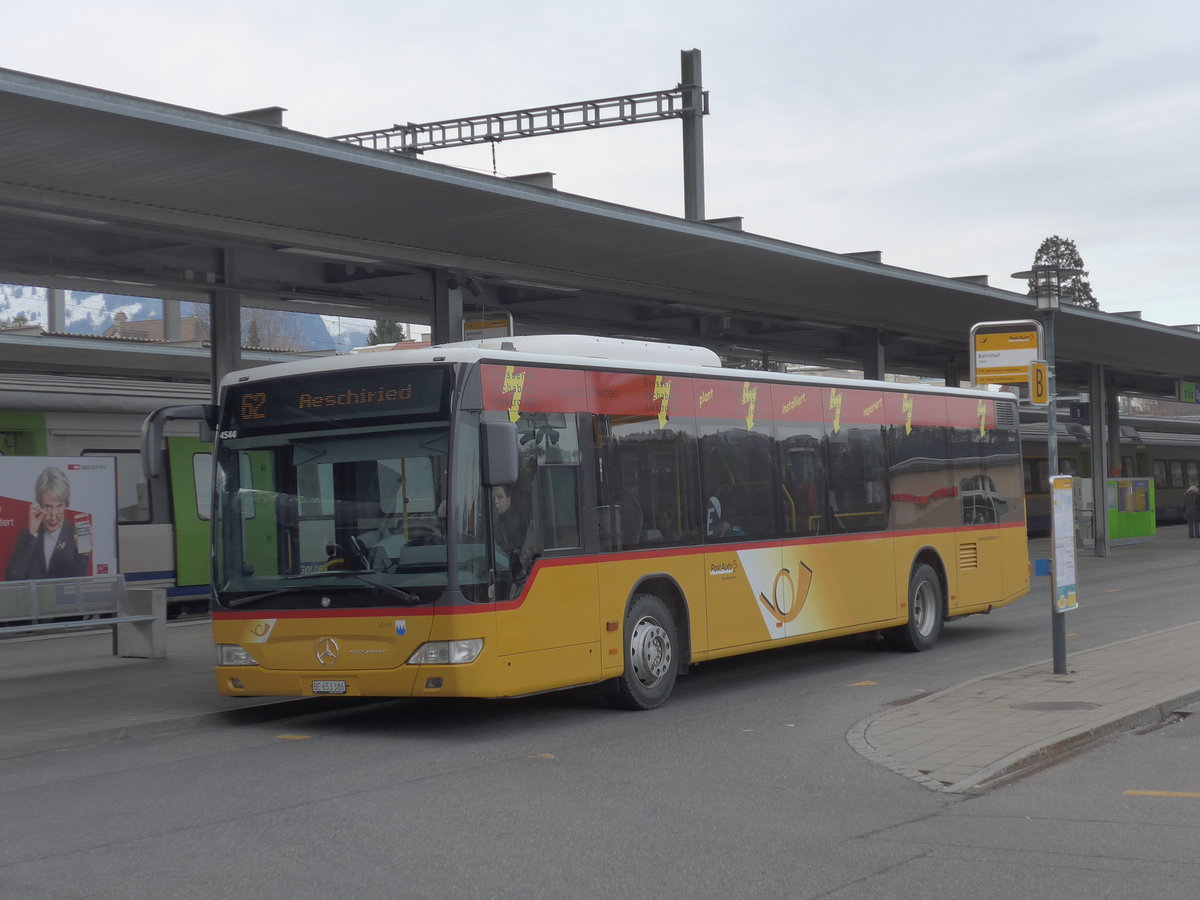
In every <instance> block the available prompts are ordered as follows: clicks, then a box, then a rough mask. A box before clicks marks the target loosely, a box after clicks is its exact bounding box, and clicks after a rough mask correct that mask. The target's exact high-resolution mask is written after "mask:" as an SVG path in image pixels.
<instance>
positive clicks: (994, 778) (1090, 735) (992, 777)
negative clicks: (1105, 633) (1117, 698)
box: [846, 623, 1200, 794]
mask: <svg viewBox="0 0 1200 900" xmlns="http://www.w3.org/2000/svg"><path fill="white" fill-rule="evenodd" d="M1196 624H1200V623H1189V625H1184V626H1175V627H1173V628H1164V629H1161V630H1160V631H1156V632H1152V633H1150V634H1142V635H1138V636H1137V637H1131V638H1124V639H1123V640H1120V641H1113V642H1111V643H1108V644H1103V645H1101V646H1099V647H1093V648H1091V649H1089V650H1083V651H1080V652H1079V654H1077V655H1083V654H1090V653H1096V652H1100V651H1103V650H1106V649H1108V648H1111V647H1117V646H1120V645H1122V644H1127V643H1129V642H1131V641H1140V640H1145V639H1147V638H1153V637H1155V636H1156V635H1160V634H1166V633H1168V632H1171V631H1175V630H1176V629H1177V628H1180V627H1191V626H1194V625H1196ZM1052 662H1053V661H1052V660H1049V659H1047V660H1042V661H1040V662H1035V663H1029V664H1026V665H1022V666H1015V667H1013V668H1011V669H1004V670H1002V671H999V672H992V673H991V674H988V675H981V676H979V677H976V678H972V679H970V680H968V681H964V682H961V683H960V684H957V685H954V686H952V687H949V688H945V689H943V690H940V691H937V692H936V693H932V694H928V695H926V696H923V697H920V698H919V699H917V700H915V701H914V702H913V704H910V705H915V704H927V703H930V702H932V701H934V700H936V699H937V698H939V697H944V696H946V695H949V694H953V693H956V692H960V691H963V690H964V689H967V688H970V687H971V686H972V685H975V684H978V683H980V682H983V681H987V680H989V679H992V678H998V677H1001V676H1004V675H1010V674H1013V673H1016V672H1023V671H1025V670H1027V669H1033V668H1036V667H1040V666H1047V665H1050V664H1052ZM1197 701H1200V686H1197V687H1195V688H1192V689H1190V690H1187V691H1185V692H1184V693H1182V694H1178V695H1176V696H1174V697H1169V698H1167V699H1165V700H1162V701H1160V702H1157V703H1153V704H1152V705H1150V706H1147V707H1145V708H1144V709H1141V710H1139V711H1137V712H1133V713H1126V714H1124V715H1119V716H1116V717H1115V718H1111V719H1104V720H1098V721H1097V722H1095V723H1093V724H1091V725H1086V726H1082V727H1079V728H1076V729H1075V730H1074V731H1071V732H1068V733H1066V734H1063V735H1061V736H1060V737H1057V738H1055V739H1053V740H1050V741H1045V742H1042V743H1038V744H1030V745H1028V746H1026V747H1022V748H1020V749H1018V750H1016V751H1013V752H1012V753H1009V754H1007V755H1005V756H1003V757H1002V758H1000V759H999V760H997V761H996V762H994V763H991V764H989V765H987V766H984V767H982V768H980V769H979V770H978V771H976V772H975V773H974V774H972V775H970V776H968V777H966V778H963V779H960V780H959V781H957V782H954V783H953V784H947V783H945V782H943V781H939V780H938V779H936V778H933V777H932V776H930V775H927V774H925V773H924V772H920V771H918V770H916V769H914V768H913V767H911V766H909V765H906V764H905V763H902V762H899V761H898V760H896V759H894V758H893V757H891V756H889V755H888V754H887V753H885V752H884V751H882V750H880V749H879V748H877V747H875V746H874V745H873V744H871V743H870V741H868V740H867V737H866V733H867V730H868V729H869V728H870V726H871V725H872V723H874V722H875V721H876V720H878V719H880V718H883V717H884V716H887V715H889V714H890V713H892V712H893V710H892V709H882V710H880V711H878V712H876V713H873V714H871V715H869V716H867V717H865V718H863V719H861V720H859V721H858V722H856V723H855V724H854V725H853V726H852V727H851V728H850V730H849V731H848V732H847V733H846V743H847V744H849V746H850V747H851V749H853V750H854V751H855V752H856V753H858V754H859V755H860V756H862V757H863V758H865V759H867V760H869V761H871V762H873V763H875V764H876V765H879V766H881V767H883V768H885V769H888V770H890V771H892V772H895V773H896V774H897V775H902V776H904V777H905V778H907V779H909V780H910V781H914V782H916V783H917V784H919V785H921V786H922V787H925V788H928V789H929V790H932V791H938V792H940V793H947V794H967V793H973V792H979V791H982V790H984V789H985V788H987V787H991V786H994V785H995V784H997V783H998V782H1001V781H1004V780H1007V779H1010V778H1013V777H1016V776H1018V775H1020V774H1021V773H1022V772H1024V771H1027V770H1028V769H1031V768H1033V767H1035V766H1038V765H1041V764H1044V763H1046V762H1048V761H1049V760H1051V759H1053V758H1055V757H1058V756H1062V755H1064V754H1066V753H1069V752H1071V751H1073V750H1077V749H1079V748H1081V747H1083V746H1085V745H1087V744H1089V743H1091V742H1093V741H1096V740H1099V739H1101V738H1103V737H1107V736H1109V735H1112V734H1115V733H1117V732H1120V731H1124V730H1127V729H1130V728H1138V727H1145V726H1147V725H1157V724H1160V723H1162V722H1165V721H1166V720H1167V719H1169V718H1170V717H1171V716H1172V715H1173V714H1174V713H1175V712H1176V711H1177V710H1178V709H1179V708H1181V707H1185V706H1190V705H1191V704H1193V703H1196V702H1197Z"/></svg>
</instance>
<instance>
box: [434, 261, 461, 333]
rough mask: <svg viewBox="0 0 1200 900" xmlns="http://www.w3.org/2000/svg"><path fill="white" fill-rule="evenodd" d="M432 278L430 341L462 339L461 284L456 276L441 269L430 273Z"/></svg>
mask: <svg viewBox="0 0 1200 900" xmlns="http://www.w3.org/2000/svg"><path fill="white" fill-rule="evenodd" d="M430 277H431V278H432V280H433V315H432V316H431V318H430V323H429V324H430V329H429V330H430V336H429V340H430V342H431V343H433V344H435V345H437V344H449V343H453V342H454V341H461V340H462V339H463V300H462V285H461V283H460V282H459V280H458V278H457V277H456V276H454V275H453V274H451V273H450V272H446V271H444V270H442V269H434V270H432V271H431V273H430Z"/></svg>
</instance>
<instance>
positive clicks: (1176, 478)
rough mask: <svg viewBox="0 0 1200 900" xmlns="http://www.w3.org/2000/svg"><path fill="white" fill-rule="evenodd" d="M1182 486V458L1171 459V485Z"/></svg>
mask: <svg viewBox="0 0 1200 900" xmlns="http://www.w3.org/2000/svg"><path fill="white" fill-rule="evenodd" d="M1184 486H1185V485H1184V481H1183V460H1182V459H1173V460H1171V487H1175V488H1181V487H1184Z"/></svg>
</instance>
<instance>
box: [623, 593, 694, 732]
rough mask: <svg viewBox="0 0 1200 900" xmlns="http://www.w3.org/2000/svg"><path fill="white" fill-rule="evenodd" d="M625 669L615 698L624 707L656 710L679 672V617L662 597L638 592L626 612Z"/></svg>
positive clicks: (666, 695)
mask: <svg viewBox="0 0 1200 900" xmlns="http://www.w3.org/2000/svg"><path fill="white" fill-rule="evenodd" d="M622 643H623V645H624V649H623V652H624V656H625V671H624V672H623V673H621V676H620V677H619V678H617V680H616V684H615V686H614V691H613V693H612V701H613V703H614V705H615V706H617V707H619V708H621V709H634V710H643V709H656V708H657V707H659V706H662V705H663V703H665V702H666V700H667V697H669V696H670V695H671V690H672V688H674V687H675V676H676V674H677V673H678V671H679V657H678V654H679V640H678V636H677V632H676V627H675V618H674V617H673V616H672V615H671V610H670V609H668V608H667V604H666V603H664V602H663V601H662V599H661V598H660V597H657V596H655V595H654V594H634V596H633V600H632V601H630V603H629V608H628V609H627V610H626V612H625V630H624V632H623V637H622Z"/></svg>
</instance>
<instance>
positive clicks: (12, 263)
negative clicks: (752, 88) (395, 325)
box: [0, 70, 1200, 393]
mask: <svg viewBox="0 0 1200 900" xmlns="http://www.w3.org/2000/svg"><path fill="white" fill-rule="evenodd" d="M0 118H2V120H3V121H4V122H5V125H6V133H7V135H8V137H7V139H6V140H5V141H4V142H2V143H0V281H3V280H7V281H12V282H14V283H24V284H41V285H49V286H55V287H66V288H81V289H89V290H104V291H106V292H110V293H129V294H134V295H139V296H165V297H179V298H183V299H207V298H208V297H210V296H211V292H212V291H213V290H215V289H218V288H228V289H231V290H234V291H236V292H237V293H238V294H240V295H241V296H243V297H245V298H248V300H250V301H252V302H253V303H254V305H259V306H274V307H275V308H285V309H292V310H302V309H303V310H309V311H313V312H324V313H330V314H341V315H351V316H358V317H362V318H393V319H399V320H402V321H428V315H429V304H430V297H431V293H432V282H431V276H430V269H431V268H438V269H443V270H449V271H452V272H454V273H456V274H457V275H458V276H459V277H461V279H462V282H463V283H464V285H465V287H466V288H467V290H465V291H464V293H463V297H464V303H465V304H466V307H467V309H468V311H469V312H471V313H474V312H475V311H478V312H479V314H481V315H487V314H489V313H495V312H498V311H504V312H511V313H512V315H513V316H514V318H515V320H516V321H517V323H518V329H519V330H521V331H527V332H542V333H544V332H555V331H568V332H577V333H592V334H619V335H626V336H630V337H639V338H648V339H655V340H671V341H675V342H683V343H688V342H691V343H698V344H703V345H706V346H709V347H712V348H714V349H718V350H719V351H721V352H724V353H730V352H734V353H736V352H744V353H747V354H752V353H756V352H760V351H765V352H769V353H770V354H771V355H772V356H773V357H774V358H778V359H784V360H790V361H798V362H827V363H844V362H850V363H854V362H856V361H858V360H860V359H862V357H863V352H864V347H866V346H868V345H869V344H870V342H871V341H873V340H875V339H876V334H877V331H876V330H878V332H879V333H882V336H883V340H884V342H885V346H886V354H887V359H888V363H887V367H888V369H889V370H894V371H903V372H917V373H940V372H943V371H945V370H946V369H947V368H948V367H956V368H957V370H958V372H959V373H961V374H962V376H964V377H965V376H966V373H967V371H968V369H969V357H968V356H967V335H968V333H969V330H970V328H971V326H972V325H973V324H975V323H977V322H980V321H994V320H1016V319H1027V318H1030V317H1031V316H1032V315H1033V306H1034V305H1033V302H1032V301H1031V300H1030V298H1028V297H1026V296H1024V295H1022V294H1019V293H1015V292H1013V291H1009V290H1004V289H1000V288H996V287H992V286H989V285H987V284H984V283H980V281H979V280H978V279H972V278H967V279H954V278H945V277H941V276H937V275H931V274H928V273H923V272H916V271H911V270H907V269H902V268H897V267H894V266H887V265H884V264H883V263H882V262H880V261H878V257H877V256H876V255H872V254H863V255H861V256H860V255H841V254H836V253H831V252H828V251H823V250H818V249H815V248H811V247H804V246H800V245H796V244H791V243H787V242H784V241H779V240H776V239H773V238H770V237H767V236H763V235H757V234H752V233H749V232H743V231H738V230H733V229H731V228H728V227H724V226H722V225H718V224H711V223H705V222H695V221H689V220H685V219H680V218H676V217H672V216H666V215H661V214H658V213H653V212H648V211H645V210H638V209H633V208H630V207H625V206H620V205H617V204H612V203H605V202H602V201H597V200H591V199H588V198H584V197H579V196H574V195H571V194H567V193H563V192H560V191H555V190H553V189H550V188H546V187H541V186H537V185H534V184H528V183H523V182H520V181H516V180H511V179H503V178H496V177H492V176H487V175H481V174H479V173H475V172H466V171H462V170H459V169H455V168H452V167H449V166H444V165H439V164H437V163H434V162H430V161H427V160H423V159H414V158H408V157H405V156H400V155H396V154H391V153H387V152H382V151H376V150H369V149H364V148H360V147H356V146H350V145H347V144H344V143H339V142H337V141H334V140H330V139H327V138H324V137H320V136H315V135H308V134H302V133H298V132H294V131H290V130H288V129H286V128H283V127H280V126H277V125H270V124H262V123H260V122H256V121H247V120H244V119H239V118H236V117H231V116H225V115H218V114H214V113H208V112H202V111H197V110H191V109H186V108H182V107H178V106H172V105H169V104H163V103H157V102H154V101H149V100H144V99H141V98H137V97H130V96H126V95H121V94H115V93H111V92H107V91H101V90H98V89H95V88H90V87H85V86H80V85H73V84H66V83H63V82H57V81H53V80H50V79H45V78H40V77H37V76H32V75H27V74H24V73H20V72H13V71H11V70H0ZM1057 347H1058V357H1059V363H1060V365H1059V372H1060V378H1061V379H1062V380H1063V381H1064V382H1067V381H1071V380H1074V381H1086V371H1087V369H1086V367H1087V364H1088V363H1089V362H1099V363H1103V364H1105V365H1106V366H1109V367H1111V369H1112V371H1113V372H1114V373H1116V376H1117V379H1118V383H1119V384H1120V385H1121V386H1122V387H1124V388H1125V389H1128V390H1142V391H1147V392H1151V393H1166V392H1167V391H1168V390H1171V389H1173V384H1174V379H1175V378H1178V377H1190V376H1191V375H1192V374H1193V373H1194V371H1195V370H1196V368H1198V367H1200V366H1197V364H1196V362H1195V360H1196V359H1197V351H1200V334H1197V333H1196V332H1195V331H1194V330H1191V331H1189V330H1185V329H1177V328H1172V327H1169V326H1165V325H1157V324H1154V323H1149V322H1143V321H1138V320H1134V319H1131V318H1128V317H1122V316H1116V315H1111V314H1107V313H1102V312H1093V311H1089V310H1083V309H1078V308H1067V309H1064V310H1063V311H1062V312H1061V313H1060V314H1059V328H1058V335H1057Z"/></svg>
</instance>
